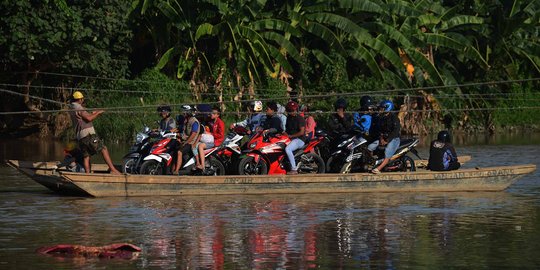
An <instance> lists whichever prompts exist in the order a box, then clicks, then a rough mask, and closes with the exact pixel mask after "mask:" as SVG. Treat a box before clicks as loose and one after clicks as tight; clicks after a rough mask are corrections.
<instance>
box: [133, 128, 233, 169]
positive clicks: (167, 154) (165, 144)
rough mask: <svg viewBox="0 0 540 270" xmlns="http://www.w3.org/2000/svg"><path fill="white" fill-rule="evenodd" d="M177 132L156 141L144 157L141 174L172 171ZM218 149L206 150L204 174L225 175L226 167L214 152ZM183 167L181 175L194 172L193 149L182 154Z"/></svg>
mask: <svg viewBox="0 0 540 270" xmlns="http://www.w3.org/2000/svg"><path fill="white" fill-rule="evenodd" d="M177 143H178V142H177V141H176V133H167V134H164V135H163V139H162V140H160V141H158V142H156V143H155V144H154V146H152V149H151V150H150V153H149V155H148V156H146V157H144V159H143V160H144V162H143V163H142V165H141V169H140V174H154V175H164V174H171V173H172V165H173V164H174V162H175V160H176V144H177ZM216 150H218V147H213V148H210V149H206V150H204V155H205V157H206V158H205V164H204V166H205V170H204V173H203V175H224V174H225V167H224V165H223V163H221V161H219V160H218V159H216V158H215V157H214V156H212V154H213V153H214V152H215V151H216ZM182 160H183V162H182V164H183V166H182V168H181V169H180V170H179V174H180V175H190V174H193V172H194V171H193V170H192V169H193V167H194V166H195V163H196V162H195V157H194V156H193V153H192V152H191V151H188V153H186V154H185V155H183V156H182Z"/></svg>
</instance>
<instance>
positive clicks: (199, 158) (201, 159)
mask: <svg viewBox="0 0 540 270" xmlns="http://www.w3.org/2000/svg"><path fill="white" fill-rule="evenodd" d="M200 131H201V132H200V133H199V136H197V140H196V143H195V145H194V146H193V148H192V151H193V155H194V156H195V161H196V165H195V169H197V170H201V171H203V172H204V163H205V156H204V150H205V149H209V148H212V147H214V135H212V132H210V127H209V126H204V125H203V126H201V128H200Z"/></svg>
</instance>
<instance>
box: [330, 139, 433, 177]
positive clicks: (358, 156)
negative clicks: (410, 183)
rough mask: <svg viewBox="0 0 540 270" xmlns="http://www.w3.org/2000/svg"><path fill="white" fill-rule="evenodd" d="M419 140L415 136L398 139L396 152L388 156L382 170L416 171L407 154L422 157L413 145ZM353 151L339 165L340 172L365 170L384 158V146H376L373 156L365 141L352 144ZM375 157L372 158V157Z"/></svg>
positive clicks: (373, 166) (377, 164) (412, 161)
mask: <svg viewBox="0 0 540 270" xmlns="http://www.w3.org/2000/svg"><path fill="white" fill-rule="evenodd" d="M419 142H420V140H418V139H417V138H413V139H400V143H399V147H398V149H397V150H396V153H395V154H394V155H393V156H392V157H391V158H390V161H389V162H388V164H387V165H386V166H385V167H384V168H383V170H382V171H383V172H397V171H401V172H406V171H416V165H415V163H414V159H412V158H411V157H410V156H408V155H407V154H408V153H413V154H414V155H415V156H417V157H418V158H419V159H422V158H421V157H420V156H419V154H418V151H417V150H416V149H415V147H416V146H417V145H418V143H419ZM351 148H352V149H354V151H351V154H350V155H349V156H348V157H347V158H346V160H345V164H343V166H342V167H341V170H340V173H351V172H366V171H369V170H371V169H372V168H376V167H377V166H379V165H380V164H381V163H382V162H383V160H384V149H385V147H378V148H377V149H376V150H375V151H374V152H373V157H371V154H369V153H368V150H367V142H362V143H360V144H357V145H354V146H352V147H351ZM375 156H376V157H377V158H374V157H375Z"/></svg>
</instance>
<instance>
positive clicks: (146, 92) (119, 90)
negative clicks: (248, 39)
mask: <svg viewBox="0 0 540 270" xmlns="http://www.w3.org/2000/svg"><path fill="white" fill-rule="evenodd" d="M539 80H540V79H539ZM0 86H10V87H17V88H27V87H30V88H40V89H57V90H61V89H66V90H83V91H98V92H100V91H104V92H117V93H143V94H164V93H169V92H168V91H157V92H152V91H145V90H128V89H112V88H82V87H59V86H47V85H24V84H8V83H0ZM381 91H382V90H381ZM353 93H354V94H362V95H369V96H385V95H384V94H381V93H379V94H377V93H376V94H371V92H363V93H360V92H353ZM185 94H186V95H187V93H185ZM313 94H314V95H323V93H322V92H315V93H313ZM336 94H337V95H339V93H336ZM342 94H344V95H345V94H351V93H342ZM522 94H523V93H484V94H481V93H472V94H431V95H432V96H434V97H437V98H446V97H448V98H452V97H473V96H510V95H522ZM199 95H201V96H215V97H219V96H220V95H221V96H228V97H234V96H237V95H238V94H237V93H236V94H232V93H222V94H219V93H199ZM269 95H270V94H269V93H257V94H255V96H269ZM191 96H193V95H191ZM404 96H408V97H424V96H423V95H409V94H398V95H394V97H404ZM301 97H307V95H306V96H301Z"/></svg>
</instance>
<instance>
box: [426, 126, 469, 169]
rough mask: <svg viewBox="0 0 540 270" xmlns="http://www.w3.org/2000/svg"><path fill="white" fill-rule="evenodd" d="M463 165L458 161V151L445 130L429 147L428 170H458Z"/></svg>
mask: <svg viewBox="0 0 540 270" xmlns="http://www.w3.org/2000/svg"><path fill="white" fill-rule="evenodd" d="M459 167H461V164H460V163H459V162H458V160H457V154H456V149H455V148H454V146H453V145H452V139H451V137H450V133H449V132H448V131H446V130H443V131H441V132H439V134H437V139H436V140H434V141H432V142H431V145H430V147H429V161H428V169H430V170H432V171H451V170H457V169H459Z"/></svg>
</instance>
